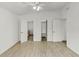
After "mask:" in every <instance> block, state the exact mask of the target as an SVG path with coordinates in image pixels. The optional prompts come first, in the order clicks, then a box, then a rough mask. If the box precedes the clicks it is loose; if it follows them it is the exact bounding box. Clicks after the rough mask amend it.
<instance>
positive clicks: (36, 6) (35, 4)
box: [24, 2, 43, 11]
mask: <svg viewBox="0 0 79 59" xmlns="http://www.w3.org/2000/svg"><path fill="white" fill-rule="evenodd" d="M24 4H26V5H31V6H33V10H36V11H39V10H41V9H42V6H43V5H42V4H41V3H40V2H31V3H29V4H27V3H25V2H24Z"/></svg>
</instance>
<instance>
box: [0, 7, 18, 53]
mask: <svg viewBox="0 0 79 59" xmlns="http://www.w3.org/2000/svg"><path fill="white" fill-rule="evenodd" d="M17 35H18V27H17V20H16V17H15V16H14V15H13V14H12V13H10V12H9V11H8V10H6V9H3V8H0V54H1V53H3V52H4V51H6V50H7V49H9V48H10V47H12V46H13V45H14V44H15V43H16V42H17V41H18V36H17Z"/></svg>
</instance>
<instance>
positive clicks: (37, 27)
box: [20, 11, 64, 41]
mask: <svg viewBox="0 0 79 59" xmlns="http://www.w3.org/2000/svg"><path fill="white" fill-rule="evenodd" d="M20 18H21V21H22V20H26V23H27V21H31V20H34V34H35V37H34V38H35V39H34V40H35V41H40V39H41V22H42V21H44V20H48V34H47V35H48V38H47V39H48V41H53V24H54V23H53V20H56V19H57V20H58V19H61V13H60V12H58V11H56V12H51V11H50V12H46V11H45V12H35V13H31V14H26V15H23V16H21V17H20ZM57 20H56V21H57ZM55 23H57V24H58V23H59V24H60V25H59V24H58V25H59V26H60V27H59V26H58V28H57V27H56V29H59V30H60V28H61V30H60V31H57V32H59V33H57V32H54V34H55V33H56V35H54V41H55V39H56V41H62V40H64V37H63V36H64V32H63V28H62V27H63V25H64V23H63V21H61V20H58V21H57V22H55ZM61 23H62V24H61ZM55 26H56V25H55ZM55 26H54V27H55ZM38 34H39V35H38ZM57 34H58V35H60V36H61V37H60V39H57V38H56V37H58V38H59V36H58V35H57Z"/></svg>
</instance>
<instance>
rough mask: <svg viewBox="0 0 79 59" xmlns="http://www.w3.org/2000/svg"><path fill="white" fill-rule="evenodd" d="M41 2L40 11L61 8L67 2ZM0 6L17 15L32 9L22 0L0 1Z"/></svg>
mask: <svg viewBox="0 0 79 59" xmlns="http://www.w3.org/2000/svg"><path fill="white" fill-rule="evenodd" d="M26 3H29V2H26ZM41 4H45V5H44V6H43V10H41V11H55V10H60V9H62V8H63V7H64V6H65V5H66V4H67V2H41ZM0 7H3V8H6V9H8V10H9V11H11V12H13V13H16V14H19V15H23V14H26V13H29V12H33V11H34V10H33V7H32V6H31V5H26V4H24V3H22V2H0Z"/></svg>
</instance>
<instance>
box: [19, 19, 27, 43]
mask: <svg viewBox="0 0 79 59" xmlns="http://www.w3.org/2000/svg"><path fill="white" fill-rule="evenodd" d="M20 34H21V43H23V42H26V41H27V22H26V21H25V20H22V21H21V32H20Z"/></svg>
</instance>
